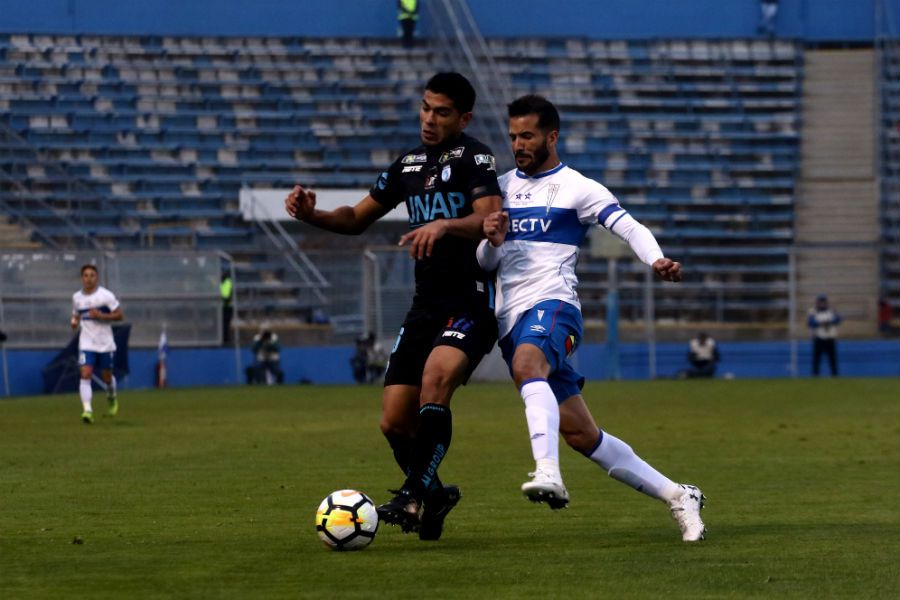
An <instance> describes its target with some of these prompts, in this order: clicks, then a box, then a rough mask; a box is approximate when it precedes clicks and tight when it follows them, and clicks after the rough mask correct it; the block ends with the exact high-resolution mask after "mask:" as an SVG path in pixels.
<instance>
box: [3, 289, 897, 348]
mask: <svg viewBox="0 0 900 600" xmlns="http://www.w3.org/2000/svg"><path fill="white" fill-rule="evenodd" d="M893 313H894V310H893V308H891V303H890V302H888V301H887V298H879V299H878V331H879V332H881V335H884V336H888V335H890V334H891V318H892V317H893ZM0 341H2V340H0Z"/></svg>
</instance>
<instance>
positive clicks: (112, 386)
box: [106, 375, 116, 398]
mask: <svg viewBox="0 0 900 600" xmlns="http://www.w3.org/2000/svg"><path fill="white" fill-rule="evenodd" d="M106 397H107V398H115V397H116V376H115V375H112V376H111V378H110V381H109V384H107V386H106Z"/></svg>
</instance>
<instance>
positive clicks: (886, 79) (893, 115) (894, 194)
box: [879, 40, 900, 314]
mask: <svg viewBox="0 0 900 600" xmlns="http://www.w3.org/2000/svg"><path fill="white" fill-rule="evenodd" d="M879 59H880V60H879V73H880V78H879V83H880V86H879V87H880V91H881V98H880V101H881V106H880V108H881V110H880V113H879V124H880V128H879V129H880V131H881V144H880V147H881V154H880V163H881V168H880V174H881V199H882V200H881V201H882V204H881V233H882V251H881V281H882V295H883V296H884V297H886V298H887V299H888V300H889V301H890V302H891V304H892V305H893V307H894V314H898V313H900V40H883V41H882V42H881V44H880V47H879Z"/></svg>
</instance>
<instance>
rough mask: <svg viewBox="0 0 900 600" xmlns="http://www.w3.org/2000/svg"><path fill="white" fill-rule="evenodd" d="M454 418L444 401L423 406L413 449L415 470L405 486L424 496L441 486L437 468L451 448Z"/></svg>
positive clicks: (419, 495)
mask: <svg viewBox="0 0 900 600" xmlns="http://www.w3.org/2000/svg"><path fill="white" fill-rule="evenodd" d="M452 434H453V418H452V416H451V414H450V408H449V407H447V406H441V405H440V404H426V405H424V406H423V407H422V408H421V409H419V429H418V432H417V433H416V440H415V445H414V450H413V456H412V462H411V465H410V466H411V467H412V469H411V471H410V473H409V476H408V477H407V478H406V483H405V484H404V486H403V487H405V488H407V489H409V490H410V491H411V492H413V494H414V495H415V496H416V497H418V498H421V497H423V496H424V495H425V493H426V492H428V491H430V490H435V489H438V488H439V486H440V487H442V486H441V482H440V479H438V475H437V471H438V467H439V466H440V464H441V461H442V460H443V459H444V456H446V455H447V450H449V449H450V438H451V437H452Z"/></svg>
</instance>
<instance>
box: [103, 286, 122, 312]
mask: <svg viewBox="0 0 900 600" xmlns="http://www.w3.org/2000/svg"><path fill="white" fill-rule="evenodd" d="M106 307H107V308H108V309H109V312H114V311H115V310H116V309H117V308H119V299H118V298H116V295H115V294H113V293H112V292H111V291H109V290H106Z"/></svg>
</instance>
